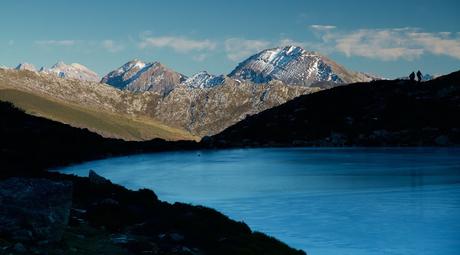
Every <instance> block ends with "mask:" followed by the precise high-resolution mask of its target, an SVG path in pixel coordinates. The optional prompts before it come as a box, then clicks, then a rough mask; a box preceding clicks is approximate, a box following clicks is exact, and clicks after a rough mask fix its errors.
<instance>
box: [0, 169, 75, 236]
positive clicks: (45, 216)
mask: <svg viewBox="0 0 460 255" xmlns="http://www.w3.org/2000/svg"><path fill="white" fill-rule="evenodd" d="M71 205H72V183H71V182H67V181H60V182H55V181H50V180H46V179H31V178H10V179H7V180H4V181H1V182H0V235H1V236H2V237H6V238H10V239H12V240H16V241H22V242H31V241H35V242H37V243H39V242H46V243H48V242H56V241H59V240H60V239H61V237H62V234H63V232H64V228H65V227H66V226H67V223H68V219H69V213H70V207H71Z"/></svg>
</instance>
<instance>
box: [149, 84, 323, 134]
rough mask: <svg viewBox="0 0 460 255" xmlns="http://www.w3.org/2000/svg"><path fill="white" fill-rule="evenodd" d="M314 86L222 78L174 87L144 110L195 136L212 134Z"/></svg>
mask: <svg viewBox="0 0 460 255" xmlns="http://www.w3.org/2000/svg"><path fill="white" fill-rule="evenodd" d="M318 90H319V89H318V88H307V87H301V86H286V85H285V84H283V83H281V82H278V81H277V82H271V83H269V84H254V83H250V82H239V81H237V80H234V79H231V78H226V79H225V80H224V82H223V83H222V84H221V85H219V86H214V87H211V88H203V89H192V90H190V89H189V88H187V87H185V86H184V87H178V88H176V89H175V90H173V91H172V92H171V93H170V94H169V95H168V96H167V97H164V98H162V99H160V100H159V101H158V102H155V101H154V100H153V101H151V102H150V103H149V106H148V107H147V108H146V110H147V111H148V112H149V113H150V115H151V116H156V117H157V118H158V119H159V120H160V121H161V122H163V123H166V124H170V125H179V126H181V127H184V128H185V129H187V130H189V131H191V132H192V133H193V134H196V135H198V136H206V135H212V134H216V133H218V132H220V131H222V130H224V129H225V128H227V127H229V126H230V125H232V124H234V123H237V122H238V121H240V120H242V119H244V118H246V116H248V115H253V114H256V113H258V112H260V111H263V110H266V109H268V108H271V107H274V106H277V105H280V104H282V103H284V102H286V101H289V100H291V99H293V98H295V97H297V96H299V95H303V94H308V93H312V92H315V91H318Z"/></svg>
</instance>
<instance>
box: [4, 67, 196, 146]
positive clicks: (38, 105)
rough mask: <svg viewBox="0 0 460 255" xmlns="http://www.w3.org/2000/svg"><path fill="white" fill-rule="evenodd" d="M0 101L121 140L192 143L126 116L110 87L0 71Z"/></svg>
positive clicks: (172, 131) (176, 133) (162, 127)
mask: <svg viewBox="0 0 460 255" xmlns="http://www.w3.org/2000/svg"><path fill="white" fill-rule="evenodd" d="M0 100H5V101H9V102H12V103H14V104H15V105H16V106H18V107H20V108H22V109H24V110H25V111H27V112H28V113H31V114H34V115H38V116H43V117H46V118H49V119H52V120H56V121H60V122H63V123H67V124H70V125H72V126H75V127H84V128H88V129H89V130H91V131H94V132H97V133H99V134H101V135H103V136H106V137H115V138H123V139H125V140H146V139H153V138H163V139H166V140H188V139H196V137H194V136H193V135H191V134H189V133H188V132H186V131H184V130H182V129H179V128H173V127H169V126H167V125H165V124H163V123H160V122H159V121H156V120H155V119H153V118H147V117H145V116H140V115H133V114H128V113H126V110H127V109H126V108H125V107H124V106H123V104H124V102H123V94H122V93H121V92H120V91H118V90H117V89H114V88H111V87H110V86H106V87H104V86H103V85H102V84H99V83H89V82H88V83H85V82H80V81H77V80H63V79H59V78H54V77H53V76H49V75H40V74H36V73H33V72H28V71H21V72H17V71H13V70H4V71H3V72H2V71H1V70H0Z"/></svg>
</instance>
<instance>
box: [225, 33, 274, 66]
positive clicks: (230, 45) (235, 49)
mask: <svg viewBox="0 0 460 255" xmlns="http://www.w3.org/2000/svg"><path fill="white" fill-rule="evenodd" d="M224 44H225V51H226V53H227V57H228V59H230V60H232V61H238V60H241V59H243V58H244V57H248V56H250V55H252V54H255V53H257V52H259V51H261V50H264V49H266V48H268V47H269V46H270V45H272V43H271V42H269V41H265V40H248V39H243V38H229V39H227V40H225V43H224Z"/></svg>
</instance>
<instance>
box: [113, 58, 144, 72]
mask: <svg viewBox="0 0 460 255" xmlns="http://www.w3.org/2000/svg"><path fill="white" fill-rule="evenodd" d="M146 65H147V64H146V63H144V62H142V61H140V60H139V59H133V60H131V61H128V62H127V63H126V64H124V65H123V66H121V67H120V68H118V69H117V70H116V72H117V73H125V72H128V71H130V70H132V69H136V70H141V69H143V68H144V67H145V66H146Z"/></svg>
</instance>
